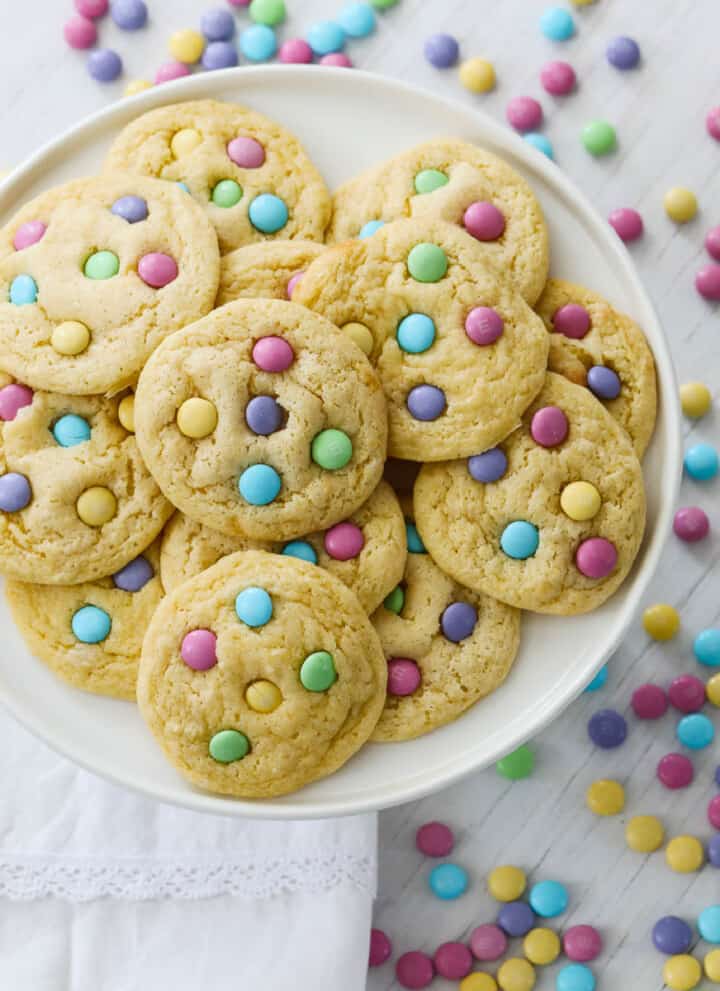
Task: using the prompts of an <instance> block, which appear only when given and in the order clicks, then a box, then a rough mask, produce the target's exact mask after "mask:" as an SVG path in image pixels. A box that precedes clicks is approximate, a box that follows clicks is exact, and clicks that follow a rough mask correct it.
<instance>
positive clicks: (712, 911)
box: [698, 905, 720, 943]
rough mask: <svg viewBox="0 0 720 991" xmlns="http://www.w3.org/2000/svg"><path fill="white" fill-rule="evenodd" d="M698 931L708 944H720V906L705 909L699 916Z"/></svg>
mask: <svg viewBox="0 0 720 991" xmlns="http://www.w3.org/2000/svg"><path fill="white" fill-rule="evenodd" d="M698 931H699V932H700V935H701V936H702V938H703V939H704V940H706V941H707V942H708V943H720V905H710V906H708V908H704V909H703V910H702V912H701V913H700V915H699V916H698Z"/></svg>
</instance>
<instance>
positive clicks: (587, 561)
mask: <svg viewBox="0 0 720 991" xmlns="http://www.w3.org/2000/svg"><path fill="white" fill-rule="evenodd" d="M617 558H618V554H617V550H616V548H615V545H614V544H613V543H611V541H609V540H605V538H604V537H590V539H589V540H584V541H583V542H582V543H581V544H580V546H579V547H578V549H577V551H576V552H575V564H576V565H577V568H578V571H580V572H581V573H582V574H583V575H585V577H586V578H607V576H608V575H609V574H610V572H611V571H612V570H613V568H614V567H615V565H616V564H617Z"/></svg>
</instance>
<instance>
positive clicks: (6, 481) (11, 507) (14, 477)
mask: <svg viewBox="0 0 720 991" xmlns="http://www.w3.org/2000/svg"><path fill="white" fill-rule="evenodd" d="M31 499H32V489H31V488H30V482H29V481H28V480H27V478H26V477H25V475H21V474H19V472H15V471H9V472H7V473H6V474H5V475H0V510H1V511H2V512H3V513H17V512H19V510H21V509H25V507H26V506H27V505H29V503H30V500H31Z"/></svg>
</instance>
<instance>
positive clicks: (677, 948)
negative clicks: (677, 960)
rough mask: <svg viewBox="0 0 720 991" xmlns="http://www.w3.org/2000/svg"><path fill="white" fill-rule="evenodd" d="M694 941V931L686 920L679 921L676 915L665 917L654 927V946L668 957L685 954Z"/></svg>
mask: <svg viewBox="0 0 720 991" xmlns="http://www.w3.org/2000/svg"><path fill="white" fill-rule="evenodd" d="M692 939H693V932H692V929H691V928H690V926H689V925H688V924H687V922H685V920H684V919H679V918H678V917H677V916H676V915H665V916H663V917H662V919H658V921H657V922H656V923H655V925H654V926H653V931H652V941H653V945H654V946H655V948H656V949H658V950H660V952H661V953H666V954H667V955H668V956H674V955H675V954H676V953H685V952H686V951H687V950H689V949H690V945H691V943H692Z"/></svg>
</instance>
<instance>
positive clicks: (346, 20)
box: [338, 3, 376, 38]
mask: <svg viewBox="0 0 720 991" xmlns="http://www.w3.org/2000/svg"><path fill="white" fill-rule="evenodd" d="M338 24H339V25H340V27H341V28H342V29H343V31H344V32H345V34H346V35H347V36H348V37H349V38H366V37H367V36H368V35H369V34H372V33H373V31H374V30H375V24H376V20H375V13H374V11H373V9H372V7H371V6H370V4H368V3H349V4H348V5H347V6H346V7H343V9H342V10H341V11H340V13H339V14H338Z"/></svg>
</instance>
